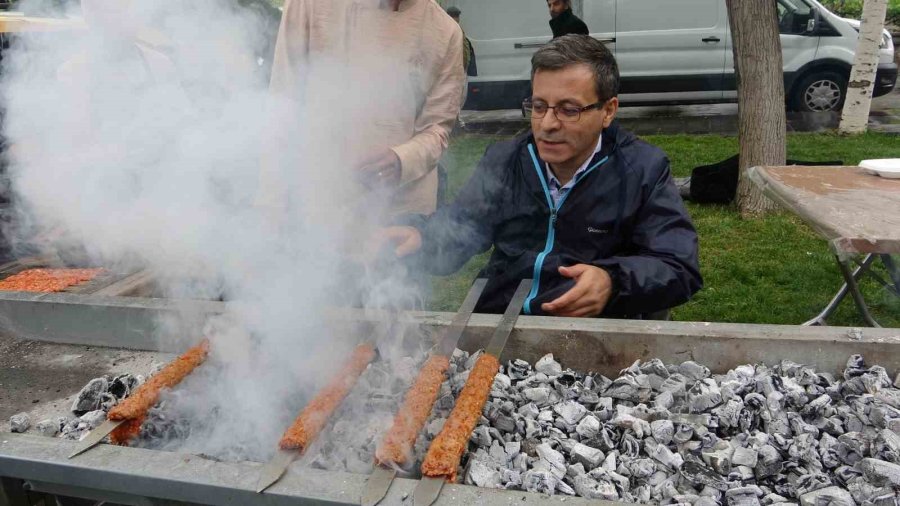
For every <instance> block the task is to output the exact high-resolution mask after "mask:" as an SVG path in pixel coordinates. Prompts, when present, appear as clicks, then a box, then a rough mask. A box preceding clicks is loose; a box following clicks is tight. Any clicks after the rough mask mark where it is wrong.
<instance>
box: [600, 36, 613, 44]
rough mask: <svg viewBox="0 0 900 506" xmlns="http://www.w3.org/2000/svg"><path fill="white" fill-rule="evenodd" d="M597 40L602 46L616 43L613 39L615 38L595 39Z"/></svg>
mask: <svg viewBox="0 0 900 506" xmlns="http://www.w3.org/2000/svg"><path fill="white" fill-rule="evenodd" d="M597 40H598V41H600V42H602V43H604V44H615V43H616V38H615V37H609V38H606V39H597Z"/></svg>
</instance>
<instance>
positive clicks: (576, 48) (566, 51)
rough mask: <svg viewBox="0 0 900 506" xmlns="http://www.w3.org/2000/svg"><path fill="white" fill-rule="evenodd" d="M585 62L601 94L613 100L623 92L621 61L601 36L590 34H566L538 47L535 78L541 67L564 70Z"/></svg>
mask: <svg viewBox="0 0 900 506" xmlns="http://www.w3.org/2000/svg"><path fill="white" fill-rule="evenodd" d="M578 64H584V65H587V66H589V67H591V69H592V70H593V71H594V81H595V83H596V87H597V97H598V98H599V99H600V100H601V101H605V100H609V99H611V98H613V97H615V96H617V95H618V94H619V65H618V64H617V63H616V58H615V57H614V56H613V54H612V53H611V52H610V51H609V49H607V48H606V45H604V44H603V43H602V42H600V41H599V40H597V39H595V38H593V37H591V36H590V35H575V34H571V35H564V36H562V37H558V38H556V39H553V40H552V41H550V42H549V43H547V44H546V45H545V46H543V47H542V48H540V49H538V50H537V52H535V53H534V56H532V57H531V78H532V79H534V74H535V73H536V72H537V71H538V70H560V69H563V68H566V67H568V66H570V65H578Z"/></svg>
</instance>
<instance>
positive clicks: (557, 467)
mask: <svg viewBox="0 0 900 506" xmlns="http://www.w3.org/2000/svg"><path fill="white" fill-rule="evenodd" d="M535 451H536V452H537V456H538V458H539V459H540V460H541V461H542V462H543V463H544V464H545V469H546V470H547V471H549V472H551V473H553V475H554V476H555V477H556V478H557V479H562V477H563V476H565V475H566V459H565V457H563V454H562V453H559V452H558V451H556V450H554V449H553V448H551V447H550V445H549V444H547V443H543V444H539V445H538V446H537V448H536V449H535Z"/></svg>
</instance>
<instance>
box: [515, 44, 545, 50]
mask: <svg viewBox="0 0 900 506" xmlns="http://www.w3.org/2000/svg"><path fill="white" fill-rule="evenodd" d="M544 44H546V42H536V43H533V44H522V43H520V42H516V43H515V44H513V47H514V48H516V49H533V48H538V47H544Z"/></svg>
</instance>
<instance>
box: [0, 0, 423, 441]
mask: <svg viewBox="0 0 900 506" xmlns="http://www.w3.org/2000/svg"><path fill="white" fill-rule="evenodd" d="M372 1H373V3H377V2H378V0H372ZM83 4H84V7H85V8H84V16H85V22H86V25H87V28H86V29H80V30H65V31H60V32H55V33H43V32H35V33H25V34H21V35H20V36H19V37H17V38H16V40H14V42H13V44H12V47H11V48H10V49H8V50H7V51H5V53H4V58H3V62H2V80H0V85H2V88H0V91H2V100H3V107H4V117H3V133H4V136H5V141H6V143H7V151H6V156H7V160H8V171H9V177H10V181H11V185H12V188H13V192H14V198H15V203H16V205H15V208H14V209H15V216H14V221H15V222H16V224H17V227H16V228H15V230H14V231H13V232H12V233H13V234H14V237H15V238H16V240H17V245H19V246H23V247H27V248H35V247H37V248H40V249H52V250H54V251H57V252H60V253H61V254H66V255H68V257H70V258H81V259H83V261H84V262H86V263H90V264H94V265H101V266H104V267H128V268H150V269H151V270H152V271H153V272H155V273H156V274H157V278H158V279H159V280H161V283H162V290H163V292H164V295H167V296H169V297H173V298H212V299H216V298H220V297H223V298H226V299H228V300H233V301H236V302H235V303H234V304H233V307H234V308H235V311H234V313H233V314H230V315H228V316H227V317H226V318H225V319H223V320H222V321H217V322H213V324H212V325H210V329H208V333H209V334H211V340H212V351H211V358H210V363H209V369H210V370H208V371H206V372H204V373H202V374H199V373H198V374H196V375H195V376H194V377H192V378H190V379H189V380H188V381H187V382H186V383H185V392H186V394H188V395H190V399H188V402H187V403H181V404H182V405H185V404H188V405H191V406H192V407H191V409H190V411H191V412H190V413H183V414H184V415H186V416H194V417H197V418H202V417H204V416H214V417H215V424H214V427H215V429H214V430H210V431H207V433H206V435H205V436H204V437H203V438H202V440H196V439H195V440H193V441H192V445H191V450H192V451H197V452H201V453H207V454H211V455H223V456H227V457H239V456H241V455H244V456H246V455H259V454H260V450H259V449H260V448H266V449H274V447H275V443H276V441H277V438H278V437H279V436H280V434H281V431H282V430H284V429H285V428H286V427H287V424H288V422H289V421H290V420H291V419H293V417H294V416H295V415H296V413H297V411H298V409H299V408H300V407H301V406H302V403H303V402H304V400H305V399H306V398H307V397H308V396H309V394H310V393H311V392H312V391H314V389H315V388H316V387H317V386H320V385H321V384H322V382H323V381H327V380H328V379H330V376H329V375H330V374H331V373H332V372H334V371H336V370H337V369H338V368H339V365H340V363H341V360H342V359H343V358H344V357H346V356H347V353H348V350H349V349H350V348H351V347H352V346H353V344H354V343H355V341H356V340H357V339H358V338H359V337H360V336H359V335H354V333H337V332H334V331H333V330H331V329H332V327H330V326H329V325H328V324H327V323H328V322H326V318H325V316H324V315H325V314H326V311H325V309H326V308H327V307H328V306H330V305H347V304H349V303H352V302H353V298H354V297H356V296H357V295H358V294H357V293H356V291H355V289H354V284H353V282H354V280H355V279H356V278H359V277H365V274H366V271H365V269H363V268H360V267H358V266H357V267H354V264H353V263H350V262H348V261H347V259H346V256H345V255H342V254H341V252H347V251H351V252H352V250H354V249H358V248H359V247H360V246H359V245H360V244H361V243H362V242H363V236H364V235H365V234H366V233H367V231H369V230H371V226H372V219H373V217H376V218H377V217H380V216H382V215H383V214H384V209H382V207H383V205H384V204H385V203H386V202H384V199H381V200H379V199H373V198H366V199H363V198H361V197H360V187H359V185H358V184H357V183H356V182H355V178H354V174H353V169H352V167H353V163H354V160H355V159H357V158H358V157H359V156H360V153H362V152H365V151H366V150H367V149H369V148H371V146H372V145H375V144H377V140H376V139H367V138H366V137H365V136H361V135H360V134H359V133H358V132H357V133H355V134H354V135H347V126H348V125H354V124H356V125H366V128H363V129H362V130H363V131H364V132H366V135H369V134H371V133H373V132H375V133H377V128H372V127H371V125H372V118H377V117H378V116H379V114H383V107H384V104H383V103H381V102H379V101H377V100H373V97H371V96H370V97H365V96H360V95H359V94H358V91H359V90H360V89H371V90H373V91H375V90H378V96H381V97H383V96H384V95H385V94H387V95H392V98H393V100H394V101H404V100H402V99H403V97H404V96H405V95H406V94H408V93H411V90H408V89H399V90H398V89H395V88H389V87H388V86H380V85H379V84H378V82H377V81H378V76H377V74H372V73H371V71H372V69H357V70H358V72H354V73H353V74H352V75H351V76H349V77H348V75H347V74H346V72H344V71H345V70H346V69H343V68H342V67H340V66H336V65H333V64H332V63H329V62H318V63H317V65H319V66H320V67H319V68H318V69H317V72H319V75H321V76H324V77H325V78H324V79H322V80H320V82H319V85H320V86H319V87H318V88H316V90H317V91H316V93H317V95H316V100H315V101H310V102H306V103H303V104H300V105H298V104H296V103H289V102H278V100H279V99H278V97H270V96H269V94H268V93H267V84H268V83H267V80H268V77H267V72H266V71H265V69H266V66H267V65H268V64H269V63H270V62H269V61H266V59H267V58H270V55H269V54H268V52H269V49H270V46H269V44H271V43H272V41H271V40H270V39H268V38H267V35H266V20H265V18H264V17H261V16H260V15H259V14H258V13H257V12H254V11H252V10H247V9H242V8H239V7H237V4H236V3H232V2H231V1H230V0H191V1H190V2H179V1H175V2H173V1H171V0H141V1H140V2H137V1H136V0H134V1H133V0H83ZM23 8H24V9H25V10H28V9H29V4H27V3H25V4H23ZM68 15H70V16H73V15H76V16H80V15H81V12H80V11H79V10H78V9H75V11H74V12H70V13H68ZM376 56H377V55H373V59H372V60H371V61H372V65H373V68H374V67H379V65H378V62H377V60H376V59H375V58H376ZM261 59H262V61H261ZM392 65H394V63H391V62H384V64H383V65H381V66H380V68H382V69H385V68H387V69H391V66H392ZM390 71H391V72H395V71H397V69H391V70H390ZM361 76H366V77H365V79H366V81H365V82H362V81H360V80H359V79H360V78H362V77H361ZM404 102H406V103H410V102H414V101H413V100H408V99H407V100H405V101H404ZM375 126H376V127H377V124H376V125H375ZM366 141H369V143H368V145H367V142H366ZM273 146H274V148H273ZM277 148H286V149H283V150H281V151H278V149H277ZM273 150H275V151H273ZM267 157H274V158H275V160H276V163H278V164H279V166H280V167H282V169H283V170H282V171H281V172H280V173H279V177H280V178H281V179H280V180H279V184H281V185H283V189H284V192H285V193H286V194H287V195H289V196H290V200H289V201H288V202H287V205H288V207H287V209H286V211H283V212H278V211H273V210H272V209H271V208H258V207H256V206H255V204H256V203H258V195H257V187H258V182H259V174H260V172H259V171H260V164H261V160H265V159H266V158H267ZM285 169H287V170H285ZM273 215H274V216H273ZM273 218H274V219H273ZM371 293H373V294H376V295H374V296H371V295H370V296H369V297H368V298H366V297H363V299H366V301H367V302H368V303H372V305H376V306H385V307H387V306H390V305H391V304H390V301H389V300H385V299H392V300H393V299H395V298H397V296H398V294H402V296H403V298H406V299H409V298H411V297H410V295H409V293H408V291H407V290H406V288H399V287H398V286H396V285H394V284H392V283H390V282H388V283H383V282H380V283H379V286H378V287H377V289H375V290H372V291H371ZM372 297H374V298H375V300H373V299H372ZM412 298H414V297H412ZM161 334H165V333H164V332H161ZM176 337H177V338H179V339H181V343H182V345H183V346H182V348H186V347H187V346H188V345H189V344H193V343H195V342H196V341H197V340H198V339H199V338H200V336H199V335H182V336H176ZM161 338H172V336H165V335H161ZM204 367H206V366H204ZM138 372H140V371H138ZM263 454H264V453H263Z"/></svg>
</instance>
